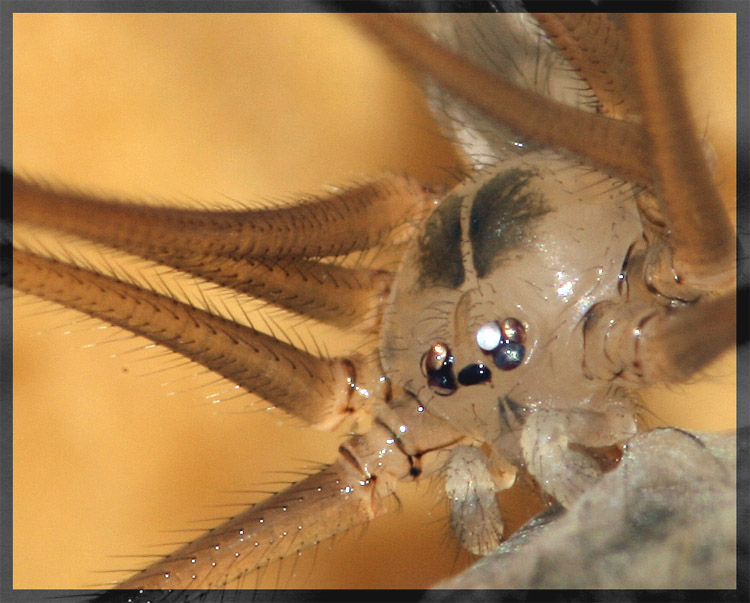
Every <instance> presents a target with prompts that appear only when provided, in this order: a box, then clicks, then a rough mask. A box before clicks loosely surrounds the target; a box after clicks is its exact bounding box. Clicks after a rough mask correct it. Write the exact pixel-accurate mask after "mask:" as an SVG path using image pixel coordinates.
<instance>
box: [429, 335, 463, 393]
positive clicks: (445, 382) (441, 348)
mask: <svg viewBox="0 0 750 603" xmlns="http://www.w3.org/2000/svg"><path fill="white" fill-rule="evenodd" d="M422 374H423V375H424V376H425V377H427V385H428V386H429V387H430V389H432V391H434V392H435V393H436V394H438V395H439V396H450V395H451V394H452V393H453V392H455V391H456V389H457V388H458V385H456V376H455V375H454V373H453V356H452V355H451V351H450V349H449V348H448V346H447V345H445V344H444V343H436V344H435V345H433V346H432V347H431V348H430V349H429V350H427V352H426V353H425V354H424V356H422Z"/></svg>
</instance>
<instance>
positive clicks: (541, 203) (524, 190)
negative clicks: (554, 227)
mask: <svg viewBox="0 0 750 603" xmlns="http://www.w3.org/2000/svg"><path fill="white" fill-rule="evenodd" d="M535 176H536V173H535V172H533V171H530V170H518V169H514V170H508V171H506V172H503V173H501V174H498V175H497V176H495V177H494V178H492V179H491V180H490V181H488V182H487V183H486V184H484V185H483V186H482V188H480V189H479V191H478V192H477V194H476V196H475V197H474V201H473V203H472V206H471V216H470V226H469V238H470V240H471V246H472V248H473V251H474V253H473V256H474V267H475V268H476V271H477V275H478V276H479V278H484V277H486V276H487V275H489V274H490V272H492V270H493V269H494V268H496V267H497V266H498V265H499V264H501V263H502V262H503V261H504V260H505V259H506V258H507V257H508V252H509V251H511V250H512V249H515V248H519V247H522V246H523V245H525V244H527V243H528V242H529V240H530V239H531V232H532V230H533V226H534V223H535V222H536V221H537V220H538V218H539V217H541V216H543V215H544V214H546V213H547V212H548V211H549V208H548V207H547V205H546V203H545V199H544V197H543V196H542V195H541V194H539V193H537V192H536V191H534V190H533V189H532V188H531V186H530V182H531V181H532V180H533V178H534V177H535Z"/></svg>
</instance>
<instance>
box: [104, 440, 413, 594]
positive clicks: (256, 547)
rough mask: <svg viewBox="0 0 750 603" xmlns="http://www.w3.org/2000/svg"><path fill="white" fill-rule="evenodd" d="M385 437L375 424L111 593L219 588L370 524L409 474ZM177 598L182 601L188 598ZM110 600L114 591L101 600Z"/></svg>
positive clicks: (403, 458)
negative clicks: (333, 456) (327, 460)
mask: <svg viewBox="0 0 750 603" xmlns="http://www.w3.org/2000/svg"><path fill="white" fill-rule="evenodd" d="M390 438H391V432H390V431H389V430H387V429H385V428H383V427H380V426H376V427H375V428H374V429H373V430H372V431H370V432H369V433H368V434H367V436H355V437H353V438H352V439H350V440H349V441H348V442H347V443H345V444H344V445H343V446H342V447H341V452H342V454H341V456H340V457H339V459H338V460H337V461H336V462H334V463H333V464H332V465H330V466H329V467H328V468H326V469H324V470H323V471H321V472H320V473H317V474H315V475H311V476H310V477H308V478H306V479H304V480H302V481H301V482H298V483H296V484H294V485H293V486H290V487H289V488H287V489H286V490H284V491H282V492H279V493H278V494H276V495H274V496H272V497H271V498H268V499H266V500H264V501H263V502H260V503H258V504H256V505H254V506H252V507H251V508H249V509H248V510H246V511H244V512H242V513H240V514H239V515H237V516H235V517H233V518H231V519H230V520H228V521H227V522H225V523H224V524H222V525H220V526H219V527H217V528H214V529H213V530H211V531H210V532H207V533H206V534H204V535H203V536H201V537H200V538H198V539H196V540H194V541H193V542H191V543H189V544H187V545H185V546H183V547H182V548H180V549H178V550H177V551H175V552H174V553H172V554H171V555H169V556H167V557H166V558H164V559H163V560H161V561H159V562H157V563H155V564H153V565H151V566H150V567H148V568H146V569H144V570H142V571H140V572H138V573H137V574H135V575H134V576H133V577H131V578H129V579H128V580H126V581H124V582H122V583H120V584H119V585H118V586H117V588H118V589H129V590H138V589H179V590H182V589H190V588H202V589H207V588H219V587H221V586H224V585H226V584H227V583H229V582H231V581H233V580H235V579H237V578H239V577H241V576H243V575H245V574H247V573H249V572H252V571H254V570H256V569H258V568H260V567H263V566H265V565H267V564H268V563H270V562H272V561H276V560H279V559H282V558H284V557H288V556H290V555H293V554H295V553H297V552H299V551H301V550H303V549H306V548H308V547H310V546H314V545H316V544H318V543H319V542H320V541H322V540H325V539H327V538H330V537H332V536H334V535H336V534H339V533H341V532H344V531H346V530H348V529H350V528H352V527H354V526H357V525H359V524H362V523H366V522H368V521H371V520H372V519H373V518H375V517H377V516H379V515H381V514H383V513H384V512H385V511H386V510H387V505H386V504H385V503H386V498H387V497H388V496H389V495H390V494H392V493H393V491H394V490H395V486H396V482H397V480H398V479H399V478H400V477H402V476H404V475H408V472H409V465H408V463H407V461H406V457H405V456H404V455H402V454H399V453H398V451H397V450H394V449H392V446H391V443H392V442H391V443H389V440H390ZM385 450H389V451H390V452H392V454H385V453H384V451H385ZM374 468H377V469H374ZM183 595H184V599H186V600H187V599H188V598H189V593H183ZM173 596H174V595H173ZM178 596H179V595H178ZM113 598H117V593H116V592H112V593H108V594H107V595H105V599H106V600H112V599H113ZM123 600H124V597H123ZM180 600H183V598H180Z"/></svg>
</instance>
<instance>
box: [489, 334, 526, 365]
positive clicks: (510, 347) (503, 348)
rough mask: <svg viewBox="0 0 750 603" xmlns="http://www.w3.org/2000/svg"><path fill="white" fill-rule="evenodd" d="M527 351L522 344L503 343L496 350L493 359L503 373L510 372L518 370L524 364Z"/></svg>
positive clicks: (513, 342)
mask: <svg viewBox="0 0 750 603" xmlns="http://www.w3.org/2000/svg"><path fill="white" fill-rule="evenodd" d="M525 354H526V349H525V348H524V347H523V345H521V344H520V343H516V342H515V341H507V342H503V343H501V344H500V345H499V346H498V348H497V349H496V350H495V353H494V355H493V359H494V361H495V366H497V368H499V369H501V370H503V371H509V370H511V369H514V368H516V367H517V366H518V365H519V364H521V363H522V362H523V357H524V355H525Z"/></svg>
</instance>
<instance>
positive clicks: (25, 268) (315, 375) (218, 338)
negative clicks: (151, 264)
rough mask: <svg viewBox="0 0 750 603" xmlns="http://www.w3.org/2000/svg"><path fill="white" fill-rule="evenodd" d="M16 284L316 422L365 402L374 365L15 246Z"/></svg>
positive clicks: (331, 422)
mask: <svg viewBox="0 0 750 603" xmlns="http://www.w3.org/2000/svg"><path fill="white" fill-rule="evenodd" d="M13 275H14V283H13V286H14V287H15V288H17V289H19V290H21V291H24V292H26V293H30V294H32V295H36V296H39V297H43V298H45V299H48V300H51V301H55V302H57V303H60V304H63V305H66V306H68V307H71V308H74V309H77V310H80V311H82V312H85V313H87V314H90V315H91V316H95V317H97V318H101V319H103V320H106V321H107V322H110V323H112V324H114V325H117V326H119V327H122V328H124V329H127V330H129V331H131V332H133V333H136V334H138V335H143V336H145V337H148V338H149V339H151V340H152V341H155V342H157V343H159V344H162V345H164V346H166V347H168V348H169V349H171V350H174V351H176V352H178V353H180V354H182V355H183V356H186V357H187V358H189V359H191V360H193V361H195V362H198V363H199V364H202V365H203V366H205V367H207V368H209V369H211V370H213V371H215V372H216V373H218V374H220V375H222V376H223V377H225V378H227V379H229V380H231V381H232V382H234V383H236V384H237V385H240V386H241V387H244V388H245V389H247V390H248V391H251V392H254V393H256V394H258V395H260V396H261V397H263V398H264V399H266V400H267V401H269V402H270V403H271V404H273V405H275V406H277V407H279V408H281V409H282V410H285V411H287V412H289V413H290V414H292V415H294V416H297V417H300V418H302V419H303V420H305V421H307V422H308V423H310V424H311V425H313V426H315V427H318V428H320V429H333V428H335V427H336V426H337V425H338V424H340V423H341V421H342V420H344V419H345V418H346V417H348V416H351V415H352V414H353V413H355V412H356V411H357V410H359V409H361V408H363V407H364V406H366V405H367V404H368V403H369V400H370V396H371V395H372V392H373V391H377V386H375V387H372V386H370V387H368V386H369V385H370V384H371V383H377V372H378V369H377V367H373V366H371V364H372V363H367V362H364V361H362V360H361V359H359V358H357V357H352V358H332V359H326V358H319V357H317V356H314V355H312V354H310V353H308V352H304V351H302V350H299V349H297V348H295V347H294V346H292V345H289V344H287V343H285V342H283V341H279V340H277V339H274V338H273V337H271V336H269V335H266V334H264V333H261V332H259V331H256V330H255V329H252V328H250V327H247V326H244V325H240V324H237V323H234V322H232V321H230V320H227V319H225V318H222V317H219V316H215V315H213V314H211V313H209V312H207V311H205V310H201V309H198V308H193V307H191V306H189V305H187V304H184V303H181V302H178V301H175V300H173V299H171V298H169V297H167V296H165V295H161V294H159V293H155V292H153V291H149V290H146V289H142V288H140V287H137V286H135V285H132V284H129V283H123V282H120V281H118V280H116V279H114V278H112V277H109V276H106V275H102V274H97V273H95V272H92V271H89V270H86V269H83V268H78V267H76V266H71V265H69V264H65V263H62V262H59V261H56V260H52V259H47V258H43V257H41V256H37V255H35V254H33V253H29V252H26V251H22V250H18V249H16V250H14V253H13Z"/></svg>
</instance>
